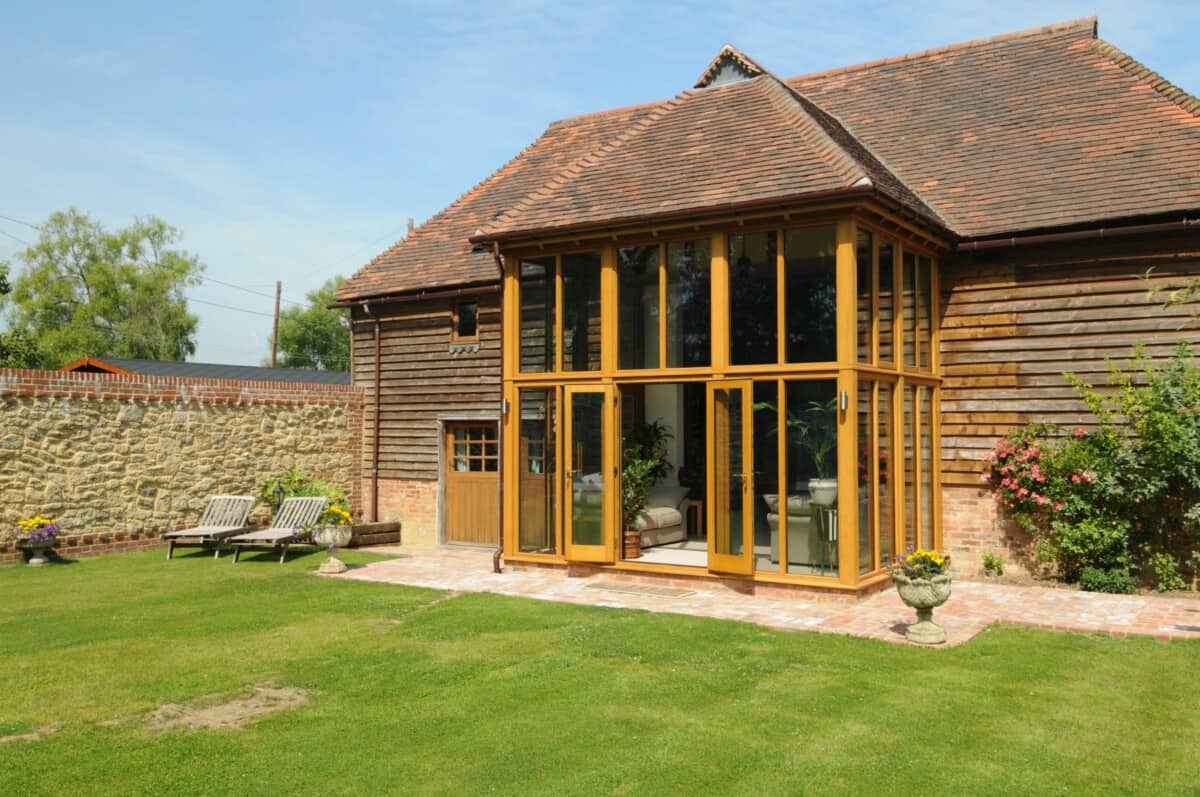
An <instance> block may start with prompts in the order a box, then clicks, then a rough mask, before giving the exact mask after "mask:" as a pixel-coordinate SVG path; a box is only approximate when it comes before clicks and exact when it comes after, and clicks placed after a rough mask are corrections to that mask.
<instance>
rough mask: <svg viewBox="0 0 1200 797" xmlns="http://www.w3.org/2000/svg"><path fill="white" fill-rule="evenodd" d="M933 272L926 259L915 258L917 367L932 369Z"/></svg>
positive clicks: (930, 264) (926, 369)
mask: <svg viewBox="0 0 1200 797" xmlns="http://www.w3.org/2000/svg"><path fill="white" fill-rule="evenodd" d="M933 301H934V296H933V272H932V263H931V262H930V260H929V258H927V257H918V258H917V367H918V368H920V369H922V370H925V371H928V370H930V369H931V368H933V355H932V352H931V347H932V346H933V326H932V323H933V310H932V308H933Z"/></svg>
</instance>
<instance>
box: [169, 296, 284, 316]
mask: <svg viewBox="0 0 1200 797" xmlns="http://www.w3.org/2000/svg"><path fill="white" fill-rule="evenodd" d="M187 300H188V301H189V302H195V303H196V304H207V305H208V306H210V307H220V308H221V309H222V310H233V311H234V312H237V313H246V314H247V315H260V316H262V317H263V318H274V317H275V316H274V315H272V314H271V313H260V312H259V311H257V310H247V309H246V308H244V307H232V306H230V305H228V304H218V303H217V302H206V301H205V300H203V299H197V298H195V297H192V296H189V297H187Z"/></svg>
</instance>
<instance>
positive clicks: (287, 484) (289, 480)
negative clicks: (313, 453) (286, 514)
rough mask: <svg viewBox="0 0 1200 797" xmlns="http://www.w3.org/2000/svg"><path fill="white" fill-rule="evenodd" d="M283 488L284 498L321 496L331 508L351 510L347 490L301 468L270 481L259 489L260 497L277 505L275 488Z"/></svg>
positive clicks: (292, 469) (291, 470)
mask: <svg viewBox="0 0 1200 797" xmlns="http://www.w3.org/2000/svg"><path fill="white" fill-rule="evenodd" d="M276 485H278V486H279V487H281V488H283V497H284V498H291V497H293V496H306V495H312V496H316V495H320V496H324V497H325V498H327V499H328V500H329V504H330V505H331V506H336V507H339V508H341V509H345V510H349V509H350V502H349V501H348V500H346V489H345V488H344V487H342V486H341V485H337V484H331V483H329V482H327V481H325V480H324V479H319V478H316V477H314V476H309V475H308V474H307V473H306V472H305V471H303V470H301V469H300V468H290V469H288V470H287V471H285V472H284V474H283V475H282V476H280V477H279V478H277V479H268V480H267V481H265V482H263V483H262V484H261V485H260V486H259V488H258V496H259V498H261V499H262V500H263V501H265V502H266V503H267V504H269V505H272V506H274V504H275V487H276Z"/></svg>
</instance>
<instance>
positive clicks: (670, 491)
mask: <svg viewBox="0 0 1200 797" xmlns="http://www.w3.org/2000/svg"><path fill="white" fill-rule="evenodd" d="M688 492H690V491H689V489H688V488H687V487H673V486H671V485H669V484H656V485H654V486H653V487H651V488H650V492H648V493H647V494H646V506H669V507H671V508H672V509H678V508H679V505H680V504H681V503H683V499H685V498H687V496H688Z"/></svg>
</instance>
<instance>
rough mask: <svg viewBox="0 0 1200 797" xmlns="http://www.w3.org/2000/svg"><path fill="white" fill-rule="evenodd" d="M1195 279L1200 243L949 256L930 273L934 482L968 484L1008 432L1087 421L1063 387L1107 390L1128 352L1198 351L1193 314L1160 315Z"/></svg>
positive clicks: (1142, 242) (1119, 243)
mask: <svg viewBox="0 0 1200 797" xmlns="http://www.w3.org/2000/svg"><path fill="white" fill-rule="evenodd" d="M1196 278H1200V235H1198V234H1195V233H1189V234H1186V235H1177V236H1171V237H1165V236H1159V237H1157V238H1155V239H1153V240H1147V239H1134V238H1125V239H1111V240H1107V241H1100V242H1095V243H1088V244H1082V243H1076V244H1070V245H1064V244H1059V245H1055V246H1042V247H1023V248H1020V249H1000V250H988V251H980V252H975V253H970V252H968V253H959V254H958V255H957V256H955V257H954V258H947V259H946V260H944V261H943V263H942V273H941V285H942V296H941V301H942V316H941V318H942V322H941V359H942V373H943V375H944V377H945V381H944V383H943V387H942V459H943V466H942V472H943V482H944V483H946V484H964V485H965V484H978V478H979V474H980V472H981V464H980V460H981V459H982V458H983V457H984V456H985V455H986V454H987V452H988V451H990V450H991V448H992V446H993V445H994V444H995V442H996V439H997V438H998V437H1000V436H1001V435H1003V434H1005V433H1006V432H1008V431H1009V430H1011V429H1012V428H1014V427H1016V426H1020V425H1023V424H1025V423H1029V422H1046V423H1055V424H1061V425H1063V426H1068V427H1074V426H1081V425H1086V424H1088V423H1090V422H1091V421H1092V420H1093V418H1092V415H1091V414H1090V413H1089V412H1088V410H1087V408H1086V407H1085V406H1084V405H1083V403H1082V402H1081V401H1080V400H1079V398H1078V397H1077V395H1076V393H1075V390H1074V389H1073V388H1072V387H1071V386H1070V385H1068V384H1067V382H1066V380H1065V379H1064V378H1063V373H1064V372H1073V373H1075V374H1077V375H1078V376H1079V377H1080V378H1081V379H1083V380H1085V381H1087V382H1090V383H1092V384H1093V385H1097V386H1101V385H1105V384H1107V377H1108V371H1109V366H1110V362H1111V363H1113V364H1118V365H1122V366H1123V365H1125V364H1126V363H1127V362H1128V360H1129V358H1130V356H1131V354H1132V351H1133V347H1134V345H1135V344H1137V343H1143V344H1145V345H1146V351H1147V353H1148V354H1149V355H1150V356H1151V357H1154V358H1165V357H1168V356H1169V355H1170V354H1171V352H1172V350H1173V349H1174V347H1175V346H1176V345H1177V344H1178V343H1179V342H1180V341H1183V340H1192V341H1197V342H1200V319H1198V317H1197V313H1198V312H1200V308H1198V307H1197V306H1196V305H1179V306H1175V307H1170V308H1167V307H1164V306H1163V305H1164V302H1165V301H1166V296H1165V295H1164V294H1163V293H1158V294H1152V293H1151V292H1152V291H1163V292H1166V291H1170V290H1173V289H1176V288H1180V287H1183V286H1184V285H1187V284H1188V283H1189V282H1191V281H1192V280H1193V279H1196Z"/></svg>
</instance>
